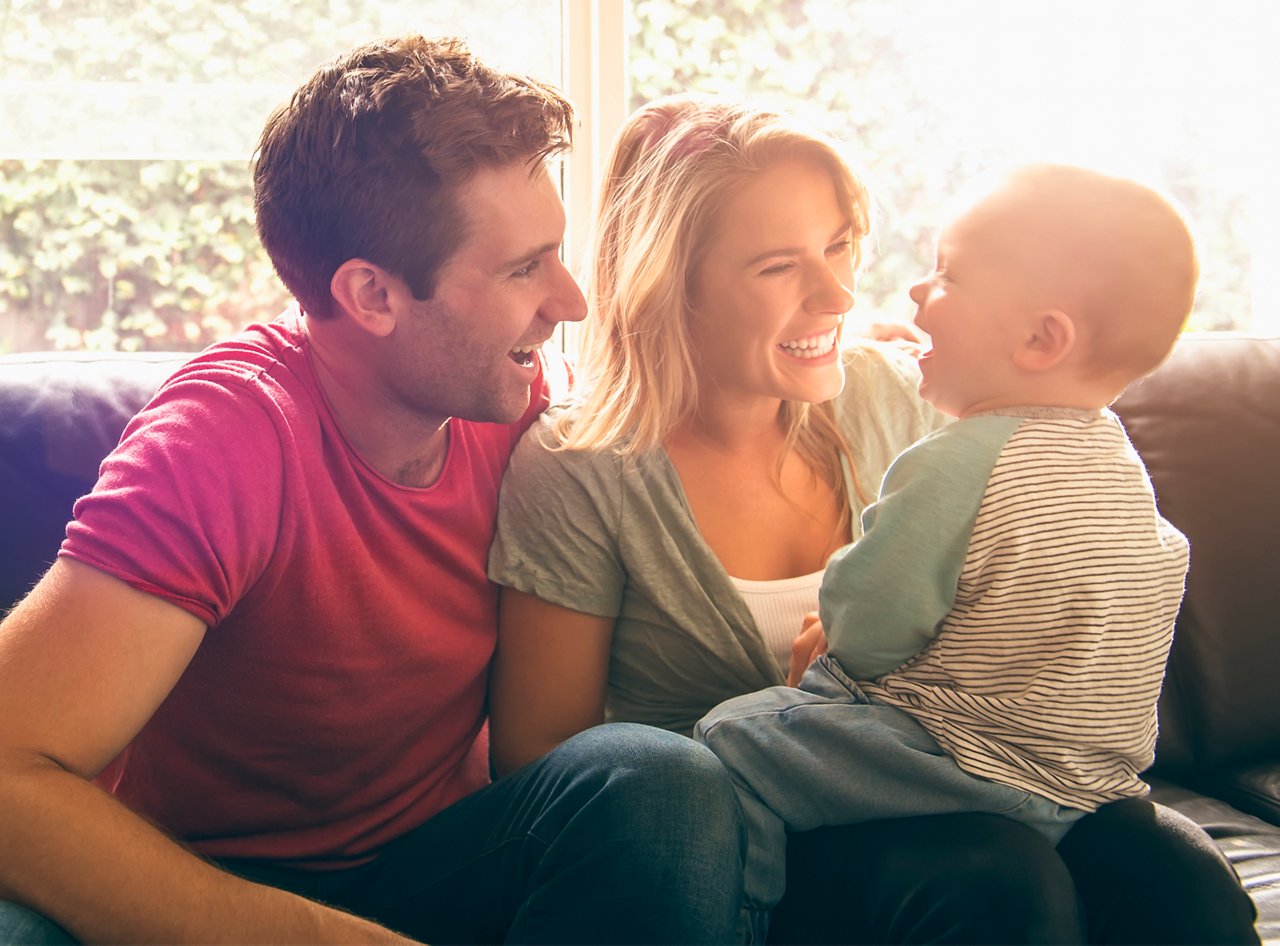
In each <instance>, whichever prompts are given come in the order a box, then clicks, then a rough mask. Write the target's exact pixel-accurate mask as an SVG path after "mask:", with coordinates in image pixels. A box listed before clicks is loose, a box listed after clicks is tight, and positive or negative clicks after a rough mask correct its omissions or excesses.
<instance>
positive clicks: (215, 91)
mask: <svg viewBox="0 0 1280 946" xmlns="http://www.w3.org/2000/svg"><path fill="white" fill-rule="evenodd" d="M411 31H416V32H422V33H424V34H427V35H433V34H445V33H456V34H461V35H465V36H466V37H467V38H468V40H469V41H470V43H471V45H472V47H473V48H474V49H475V50H476V51H477V53H479V54H480V55H481V56H483V57H484V58H486V59H487V60H489V61H492V62H494V63H497V64H500V65H502V66H504V67H508V68H513V69H520V70H523V71H528V72H531V73H534V74H536V75H539V76H541V77H544V78H547V79H550V80H552V81H558V80H559V78H560V74H561V61H560V60H561V53H560V50H561V14H560V9H559V6H558V4H556V3H548V2H546V0H527V2H524V3H520V2H518V0H378V2H360V0H325V2H316V0H310V2H305V0H184V2H180V3H155V2H152V3H144V2H125V0H8V2H6V3H4V4H3V5H2V6H0V114H2V115H3V116H4V118H3V121H0V352H4V351H16V350H32V349H45V348H90V349H103V350H111V349H125V350H138V349H188V350H194V349H198V348H200V347H203V346H204V345H206V344H208V343H209V342H211V341H213V340H215V339H217V338H221V337H224V336H226V335H227V334H229V333H230V332H231V331H232V330H234V329H235V328H236V327H238V326H239V325H241V324H244V323H246V322H249V321H252V320H255V319H269V318H272V317H274V315H275V314H277V313H278V312H279V311H280V309H281V308H283V306H284V304H285V302H286V300H287V296H286V294H285V292H284V290H283V288H282V287H281V286H280V285H279V283H278V281H277V280H276V278H275V275H274V273H273V272H272V270H271V266H270V263H269V262H268V261H267V259H266V256H265V254H264V253H263V251H262V249H261V247H260V246H259V244H258V240H257V236H256V234H255V232H254V229H253V219H252V195H251V181H250V175H249V169H248V160H249V157H250V155H251V153H252V151H253V147H254V145H255V144H256V141H257V137H258V133H259V132H260V131H261V128H262V125H263V122H264V121H265V119H266V117H267V115H268V114H269V113H270V112H271V110H272V109H273V108H274V107H275V106H276V105H277V104H278V103H279V102H281V101H283V100H284V98H285V97H286V96H287V95H288V94H289V93H290V92H292V90H293V89H294V88H295V87H296V86H297V84H298V83H299V82H300V81H302V79H303V78H305V77H306V76H307V75H309V74H310V72H311V71H312V69H313V68H314V67H315V66H316V65H318V64H319V63H320V62H321V61H323V60H325V59H327V58H329V57H331V56H333V55H335V54H337V53H340V52H342V51H343V50H345V49H347V48H348V47H350V46H351V45H354V44H355V43H356V42H360V41H364V40H366V39H372V38H375V37H378V36H384V35H392V34H397V33H405V32H411Z"/></svg>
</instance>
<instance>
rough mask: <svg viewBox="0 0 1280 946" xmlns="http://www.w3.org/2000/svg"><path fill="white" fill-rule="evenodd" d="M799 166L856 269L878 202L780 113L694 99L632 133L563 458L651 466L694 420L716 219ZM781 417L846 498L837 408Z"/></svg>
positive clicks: (604, 202) (602, 225) (813, 137)
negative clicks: (659, 449)
mask: <svg viewBox="0 0 1280 946" xmlns="http://www.w3.org/2000/svg"><path fill="white" fill-rule="evenodd" d="M797 158H799V159H803V160H809V161H813V162H814V163H816V164H818V165H820V166H822V167H824V168H826V169H827V170H828V171H829V172H830V174H831V178H832V181H833V182H834V184H835V187H836V193H837V196H838V199H839V200H840V202H841V204H842V205H843V208H842V209H844V210H845V212H846V213H847V214H848V219H849V222H850V226H851V229H852V239H853V253H854V264H855V266H856V265H857V263H858V260H859V258H860V255H861V253H860V249H861V247H860V244H861V241H862V239H863V238H864V237H865V236H866V235H867V233H868V231H869V230H870V218H871V212H870V203H869V198H868V196H867V192H866V189H865V188H864V187H863V185H862V184H861V182H860V181H859V180H858V179H857V178H856V177H855V176H854V174H853V172H852V171H851V170H850V168H849V165H848V164H847V163H846V162H845V160H844V158H843V157H842V156H841V155H840V152H839V151H838V149H837V147H836V145H835V144H834V142H832V141H831V140H829V139H828V138H826V137H824V136H822V135H820V134H818V133H816V132H814V131H810V130H807V129H805V128H803V127H801V126H800V125H798V124H797V123H795V122H793V121H791V120H789V119H786V118H784V117H782V116H781V115H778V114H775V113H773V112H769V111H764V110H761V109H757V108H751V107H748V106H746V105H743V104H740V103H736V102H732V101H727V100H723V99H719V98H714V97H710V96H701V95H693V94H686V95H676V96H670V97H667V98H663V99H658V100H656V101H654V102H652V103H650V104H649V105H646V106H644V107H643V108H641V109H639V110H638V111H636V112H635V113H634V114H633V115H632V116H631V117H630V118H629V119H628V121H627V123H626V125H625V126H624V127H623V129H622V131H621V133H620V134H619V137H618V140H617V142H616V143H615V145H614V149H613V154H612V156H611V157H610V160H609V165H608V168H607V171H606V174H605V178H604V184H603V189H602V192H601V195H600V205H599V210H598V214H597V217H596V224H595V231H594V236H593V245H592V254H591V261H590V263H589V272H588V274H587V277H586V280H585V285H586V286H587V301H588V306H589V314H588V316H587V321H586V323H585V327H584V332H583V342H582V354H581V366H580V367H581V374H582V375H583V376H584V377H583V380H584V382H585V385H584V389H585V390H584V393H583V394H582V395H580V397H579V401H580V405H581V408H580V410H578V411H575V412H573V416H572V418H570V417H568V416H566V417H565V419H564V422H563V423H562V424H561V426H560V428H559V430H558V431H557V432H558V434H559V438H560V441H561V444H562V446H563V448H565V449H571V450H572V449H602V448H612V449H616V450H620V451H622V452H624V453H627V454H635V453H639V452H643V451H645V450H649V449H652V448H653V447H655V446H658V445H660V444H661V443H662V442H663V441H664V440H665V439H666V437H667V436H668V435H669V434H670V433H671V432H672V431H673V430H675V429H676V428H677V427H678V426H679V425H680V424H682V423H683V422H685V421H686V420H688V419H689V418H690V417H692V416H693V415H694V413H695V412H696V410H697V391H698V386H697V378H696V376H695V359H694V357H693V350H692V342H691V336H690V331H689V322H690V318H691V315H692V305H691V301H690V296H691V285H692V281H693V277H694V275H695V273H696V272H697V268H698V266H699V264H700V263H701V261H702V258H703V256H704V254H705V253H706V250H707V247H708V245H709V244H710V241H711V239H712V237H713V234H714V229H715V223H716V218H717V216H718V213H719V211H720V208H721V207H722V206H723V205H724V204H725V202H726V201H727V200H728V199H729V198H730V197H732V196H733V195H734V194H735V193H736V192H737V191H738V190H739V189H740V188H741V187H742V186H743V185H744V184H745V183H747V182H748V181H750V180H751V179H752V178H754V177H756V176H757V175H759V174H760V173H761V172H763V171H765V170H767V169H768V168H770V167H772V166H774V165H776V164H778V163H779V162H781V161H785V160H789V159H797ZM783 411H784V421H785V423H786V425H787V433H788V443H789V445H791V446H793V447H794V448H795V449H796V450H798V451H799V452H800V454H801V455H802V457H804V459H805V460H806V461H807V462H808V463H809V465H810V466H811V467H812V468H813V469H814V470H815V472H817V473H818V474H819V475H821V476H823V478H824V479H826V480H827V481H828V482H829V483H830V484H831V485H832V486H833V487H835V488H836V489H837V491H838V492H839V493H840V494H841V495H842V496H843V495H844V489H843V482H844V479H843V477H842V476H841V475H840V463H841V460H842V459H843V460H844V461H845V462H849V454H848V448H847V445H846V444H845V443H844V439H843V438H842V437H841V436H840V433H839V428H838V427H837V425H836V423H835V418H834V412H833V405H832V404H831V403H827V404H823V405H810V404H807V403H801V402H793V401H787V402H784V404H783ZM850 470H851V471H852V464H850Z"/></svg>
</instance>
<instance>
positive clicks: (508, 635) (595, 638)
mask: <svg viewBox="0 0 1280 946" xmlns="http://www.w3.org/2000/svg"><path fill="white" fill-rule="evenodd" d="M612 641H613V618H606V617H599V616H597V615H594V614H584V613H583V612H581V611H573V610H570V609H569V608H563V607H561V606H560V605H556V604H550V603H549V602H546V601H543V600H542V599H541V598H537V597H534V596H533V595H529V594H525V593H524V592H522V591H516V590H515V589H513V588H503V589H502V595H501V598H500V599H499V606H498V650H497V653H496V654H495V655H494V660H493V671H492V676H491V677H490V682H489V742H490V752H491V754H492V761H493V767H494V770H495V771H496V772H497V774H498V775H500V776H501V775H506V774H507V773H508V772H513V771H515V770H516V769H518V768H520V767H521V766H522V765H525V764H526V763H528V762H532V761H533V760H534V759H537V758H540V757H541V756H543V755H545V754H546V753H548V752H550V751H551V750H552V749H554V748H555V747H556V746H558V745H560V743H562V742H564V741H565V740H566V739H568V738H569V737H570V736H573V735H576V734H577V733H580V732H582V731H583V730H584V729H589V728H590V727H592V726H596V725H599V724H600V723H602V722H604V696H605V687H606V682H607V680H608V676H609V650H610V646H611V645H612Z"/></svg>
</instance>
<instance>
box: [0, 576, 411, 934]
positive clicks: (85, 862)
mask: <svg viewBox="0 0 1280 946" xmlns="http://www.w3.org/2000/svg"><path fill="white" fill-rule="evenodd" d="M204 633H205V627H204V625H203V624H202V623H201V622H200V621H199V620H198V619H197V618H195V617H193V616H192V615H190V614H188V613H187V612H185V611H183V610H182V609H180V608H178V607H176V606H174V605H171V604H169V603H167V602H165V601H162V600H160V599H159V598H156V597H154V596H151V595H147V594H144V593H142V592H140V591H137V590H135V589H133V588H131V587H129V586H128V585H126V584H125V583H123V582H121V581H118V580H116V579H115V578H112V577H110V576H108V575H106V574H104V573H103V572H100V571H98V570H96V569H94V568H90V567H89V566H86V565H82V564H79V563H77V562H74V561H71V560H68V559H65V558H64V559H59V560H58V561H57V562H56V563H55V564H54V566H53V567H52V568H51V569H50V570H49V572H48V574H46V575H45V577H44V578H43V579H42V580H41V581H40V583H39V584H38V585H37V586H36V587H35V589H34V590H33V591H32V592H31V594H30V595H28V596H27V598H26V599H25V600H24V601H23V602H22V603H21V604H20V605H18V607H17V608H16V609H15V610H14V611H13V613H12V614H11V615H10V616H9V617H8V618H7V619H6V620H5V621H4V622H3V624H0V898H3V899H8V900H14V901H17V902H19V903H23V904H25V905H27V906H29V907H31V908H32V909H34V910H37V911H38V912H40V913H42V914H44V915H46V916H48V917H50V918H51V919H53V920H55V921H56V922H58V923H59V924H61V925H62V926H63V927H64V928H65V929H66V930H67V931H68V932H70V933H71V934H72V935H73V936H74V937H76V938H77V939H79V940H81V941H84V942H96V941H105V942H131V943H144V942H163V943H184V942H195V941H200V942H236V943H263V942H290V943H302V942H313V943H321V942H342V943H351V942H356V941H360V942H370V943H372V942H406V941H405V940H404V939H402V938H401V937H399V936H396V935H395V934H393V933H391V932H390V931H387V930H385V929H382V928H381V927H378V926H375V925H374V924H372V923H369V922H367V921H365V920H361V919H359V918H356V917H352V916H349V915H347V914H344V913H340V912H338V911H336V910H332V909H330V908H327V907H323V906H321V905H319V904H316V903H312V902H310V901H308V900H305V899H303V898H301V897H297V896H294V895H293V894H289V893H286V892H284V891H280V890H275V889H272V888H269V887H264V886H261V885H258V884H252V883H249V882H247V881H243V880H240V879H239V878H236V877H234V876H232V875H230V874H227V873H225V872H223V871H221V870H219V869H217V868H215V867H213V866H211V865H210V864H208V863H207V862H205V861H203V860H201V859H200V858H199V857H197V856H195V855H194V854H192V853H190V852H189V851H187V850H186V849H184V848H183V847H182V846H181V845H179V844H177V843H176V842H174V841H172V840H171V839H169V838H167V837H166V836H165V835H164V834H162V833H161V832H160V831H159V830H157V829H156V828H154V827H152V826H151V825H150V824H148V823H147V822H146V821H145V820H144V819H142V818H140V817H138V816H137V815H135V814H133V813H132V812H130V811H129V810H128V809H127V808H125V807H124V806H123V805H121V804H120V803H119V802H117V801H116V800H115V799H114V798H112V797H111V796H110V795H109V794H107V793H106V792H103V791H102V790H100V789H99V788H98V787H97V786H95V785H93V784H91V782H90V780H91V779H92V778H93V777H94V776H95V775H97V774H98V773H99V772H100V771H101V770H102V769H103V768H104V767H105V766H106V765H107V764H108V763H109V762H110V761H111V760H112V759H113V758H115V756H116V755H117V754H118V753H119V752H120V751H121V750H122V749H124V747H125V746H126V745H128V743H129V741H130V740H131V739H132V738H133V736H134V734H135V733H136V732H137V731H138V730H139V729H140V728H141V727H142V726H143V724H144V723H146V721H147V720H148V719H149V718H150V717H151V714H152V713H153V712H155V709H156V707H158V706H159V705H160V703H161V702H162V701H163V700H164V698H165V697H166V696H167V695H168V693H169V691H170V690H171V689H172V687H173V686H174V684H175V683H176V682H177V680H178V678H179V677H180V676H181V675H182V673H183V671H184V670H185V669H186V666H187V664H188V663H189V662H190V660H191V658H192V656H193V655H194V654H195V652H196V648H197V647H199V645H200V642H201V640H202V639H203V637H204Z"/></svg>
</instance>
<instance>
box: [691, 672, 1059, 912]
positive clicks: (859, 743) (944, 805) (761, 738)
mask: <svg viewBox="0 0 1280 946" xmlns="http://www.w3.org/2000/svg"><path fill="white" fill-rule="evenodd" d="M800 686H801V688H802V689H795V688H792V687H771V688H769V689H767V690H761V691H760V692H758V693H748V694H746V695H744V696H740V697H736V698H735V699H732V700H728V701H727V702H725V703H722V704H720V705H719V706H718V707H716V708H715V709H713V710H712V711H711V712H710V713H708V714H707V715H706V716H705V717H704V718H703V719H702V720H701V721H700V722H699V723H698V725H697V728H696V730H695V733H694V735H695V737H696V738H697V739H698V740H699V741H700V742H703V743H705V744H706V745H707V746H708V747H710V748H711V749H712V750H713V751H714V752H715V754H716V755H717V756H719V757H720V759H721V761H723V762H724V764H725V767H726V768H728V770H729V773H730V775H732V777H733V780H734V785H735V787H736V788H737V790H738V801H739V802H740V803H741V804H742V811H743V814H744V816H745V817H746V822H747V833H748V839H749V840H748V852H747V868H746V905H747V907H749V908H751V909H753V910H766V909H770V908H772V907H773V906H774V905H775V904H777V903H778V901H779V900H780V899H781V898H782V894H783V891H784V889H785V885H786V832H787V831H788V830H791V831H810V830H813V829H814V828H820V827H824V826H827V825H840V824H850V823H853V822H858V821H874V820H878V819H882V818H903V817H911V816H915V815H933V814H954V813H960V812H991V813H993V814H1000V815H1003V816H1005V817H1008V818H1012V819H1014V820H1015V821H1022V822H1024V823H1025V824H1028V825H1030V826H1031V827H1034V828H1036V829H1037V830H1039V831H1041V832H1042V833H1043V834H1045V835H1046V836H1047V837H1048V838H1049V839H1050V840H1051V841H1052V842H1055V843H1056V842H1057V841H1058V840H1060V839H1061V838H1062V836H1063V835H1064V834H1066V833H1067V830H1068V829H1069V828H1070V827H1071V825H1072V824H1074V823H1075V822H1076V821H1077V820H1078V819H1079V818H1080V817H1081V816H1082V815H1083V814H1084V812H1083V811H1080V810H1078V809H1074V808H1065V807H1063V806H1061V805H1058V804H1056V803H1054V802H1051V801H1049V800H1048V799H1045V798H1041V797H1040V796H1038V795H1033V794H1031V793H1030V792H1027V791H1024V790H1022V789H1019V788H1012V787H1010V786H1008V785H1002V784H1000V783H998V782H993V781H990V780H989V779H983V778H978V777H976V776H973V775H970V774H969V773H968V772H966V771H964V769H962V768H960V766H958V765H957V764H956V762H955V760H954V759H952V758H951V756H950V755H948V754H947V753H946V752H944V751H943V749H942V748H941V747H940V746H939V745H938V743H937V742H936V741H935V740H934V739H933V737H932V736H931V735H929V732H928V730H926V729H925V728H924V727H923V726H921V725H920V724H919V723H918V722H916V721H915V719H914V718H912V717H911V716H910V715H909V714H908V713H905V712H903V711H902V710H899V709H897V708H895V707H892V706H884V705H882V704H878V703H871V702H869V701H868V700H867V698H866V697H865V696H864V695H863V693H862V691H861V690H860V689H858V687H857V685H856V684H855V683H854V682H853V681H852V680H850V679H849V678H848V677H846V676H845V674H844V673H843V672H842V671H841V670H840V667H839V665H838V664H837V663H835V662H834V661H833V660H831V658H830V657H828V656H825V655H824V656H823V657H820V658H819V659H818V660H817V661H816V662H815V663H814V664H813V666H811V667H810V668H809V670H808V672H807V673H806V674H805V676H804V679H803V680H802V681H801V684H800Z"/></svg>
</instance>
